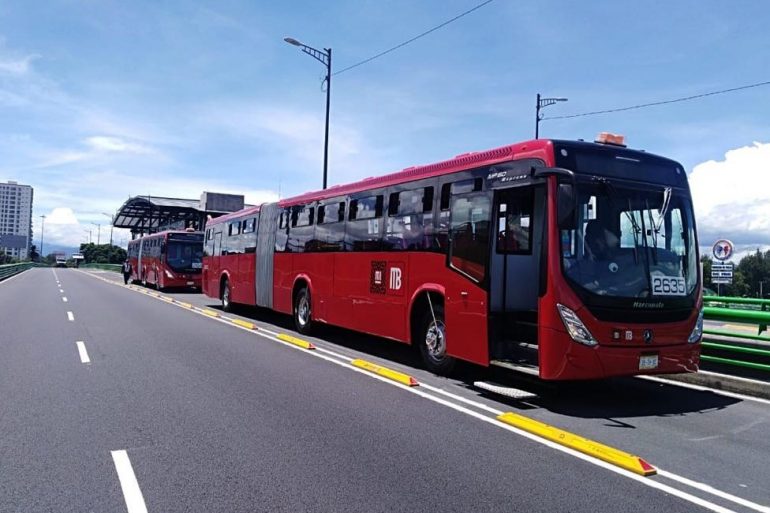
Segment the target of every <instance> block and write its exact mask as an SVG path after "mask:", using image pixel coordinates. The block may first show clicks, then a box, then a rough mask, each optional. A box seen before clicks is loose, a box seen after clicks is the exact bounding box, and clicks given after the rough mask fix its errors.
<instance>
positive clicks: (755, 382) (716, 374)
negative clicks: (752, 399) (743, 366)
mask: <svg viewBox="0 0 770 513" xmlns="http://www.w3.org/2000/svg"><path fill="white" fill-rule="evenodd" d="M698 374H703V375H706V376H714V377H717V378H730V379H732V380H735V381H741V382H743V383H751V384H753V385H765V386H767V385H769V384H770V383H768V382H767V381H760V380H758V379H751V378H744V377H742V376H730V375H729V374H720V373H719V372H712V371H705V370H699V371H698Z"/></svg>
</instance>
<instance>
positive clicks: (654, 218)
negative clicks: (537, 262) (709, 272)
mask: <svg viewBox="0 0 770 513" xmlns="http://www.w3.org/2000/svg"><path fill="white" fill-rule="evenodd" d="M576 197H577V212H576V224H575V225H574V226H576V228H574V229H570V230H562V231H561V243H562V248H561V250H562V251H561V255H562V263H563V269H564V272H565V275H566V276H567V278H568V279H569V280H570V281H571V282H572V283H573V285H576V286H577V287H580V288H582V289H584V290H586V291H588V292H590V293H593V294H597V295H600V296H608V297H624V298H658V299H665V298H666V297H676V296H678V297H683V296H690V295H691V294H692V293H693V292H694V291H695V288H696V285H697V283H698V256H697V247H696V246H697V245H696V239H695V227H694V221H693V213H692V203H691V201H690V196H689V193H688V192H687V190H686V189H680V188H676V187H671V186H663V185H654V184H646V185H640V184H638V183H633V184H631V183H628V182H624V181H621V180H618V179H613V178H605V177H590V178H589V179H588V180H585V181H578V182H577V186H576Z"/></svg>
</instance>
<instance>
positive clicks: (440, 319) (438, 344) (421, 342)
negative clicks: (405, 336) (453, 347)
mask: <svg viewBox="0 0 770 513" xmlns="http://www.w3.org/2000/svg"><path fill="white" fill-rule="evenodd" d="M434 315H435V323H434V318H433V316H434ZM445 330H446V325H445V324H444V306H443V305H440V304H438V305H434V306H433V314H431V311H430V309H429V308H426V309H425V313H424V314H423V317H422V322H420V324H419V327H418V328H417V331H416V332H415V343H416V344H417V346H418V347H419V348H420V356H422V361H423V362H424V363H425V367H426V368H427V369H428V370H429V371H431V372H433V373H435V374H439V375H442V376H446V375H449V374H451V372H452V371H453V370H454V367H455V364H456V363H457V360H456V359H455V358H452V357H451V356H447V354H446V334H445Z"/></svg>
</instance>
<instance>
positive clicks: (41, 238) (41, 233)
mask: <svg viewBox="0 0 770 513" xmlns="http://www.w3.org/2000/svg"><path fill="white" fill-rule="evenodd" d="M40 217H41V218H42V219H43V226H42V227H41V228H40V258H41V259H42V258H45V257H43V255H44V253H43V238H44V237H45V216H44V215H42V216H40Z"/></svg>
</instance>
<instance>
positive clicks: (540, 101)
mask: <svg viewBox="0 0 770 513" xmlns="http://www.w3.org/2000/svg"><path fill="white" fill-rule="evenodd" d="M566 101H567V98H540V93H537V105H536V106H535V139H539V138H540V121H541V120H542V119H543V116H541V115H540V111H541V110H542V109H543V108H545V107H548V106H549V105H553V104H554V103H556V102H566Z"/></svg>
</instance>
